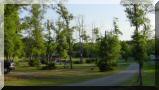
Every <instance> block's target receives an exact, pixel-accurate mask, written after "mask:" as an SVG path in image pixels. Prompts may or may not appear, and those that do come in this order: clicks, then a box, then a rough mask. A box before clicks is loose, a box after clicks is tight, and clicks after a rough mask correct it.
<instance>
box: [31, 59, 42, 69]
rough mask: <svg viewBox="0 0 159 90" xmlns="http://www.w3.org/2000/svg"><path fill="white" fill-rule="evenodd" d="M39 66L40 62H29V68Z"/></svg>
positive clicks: (36, 60)
mask: <svg viewBox="0 0 159 90" xmlns="http://www.w3.org/2000/svg"><path fill="white" fill-rule="evenodd" d="M39 65H40V60H38V59H34V60H30V61H29V66H31V67H34V66H39Z"/></svg>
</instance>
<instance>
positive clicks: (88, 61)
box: [85, 58, 96, 64]
mask: <svg viewBox="0 0 159 90" xmlns="http://www.w3.org/2000/svg"><path fill="white" fill-rule="evenodd" d="M85 62H86V63H88V64H89V63H94V62H96V59H94V58H91V59H86V61H85Z"/></svg>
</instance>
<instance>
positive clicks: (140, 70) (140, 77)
mask: <svg viewBox="0 0 159 90" xmlns="http://www.w3.org/2000/svg"><path fill="white" fill-rule="evenodd" d="M142 85H143V80H142V63H139V86H142Z"/></svg>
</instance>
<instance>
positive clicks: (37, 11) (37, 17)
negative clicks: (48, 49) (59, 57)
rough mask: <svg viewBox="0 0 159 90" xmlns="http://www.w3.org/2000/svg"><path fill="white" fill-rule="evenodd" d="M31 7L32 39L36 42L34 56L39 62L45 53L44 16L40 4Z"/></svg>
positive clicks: (34, 43)
mask: <svg viewBox="0 0 159 90" xmlns="http://www.w3.org/2000/svg"><path fill="white" fill-rule="evenodd" d="M31 7H32V10H31V13H32V16H31V22H32V39H33V40H34V42H33V47H32V55H33V57H34V58H35V59H36V60H39V59H40V58H39V57H40V56H41V55H42V54H44V53H45V46H44V37H43V34H42V31H43V29H42V26H41V23H42V18H43V14H42V10H41V5H40V4H33V5H32V6H31Z"/></svg>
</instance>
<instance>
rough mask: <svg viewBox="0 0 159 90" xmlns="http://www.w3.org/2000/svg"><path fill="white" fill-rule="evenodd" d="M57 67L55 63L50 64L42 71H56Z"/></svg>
mask: <svg viewBox="0 0 159 90" xmlns="http://www.w3.org/2000/svg"><path fill="white" fill-rule="evenodd" d="M55 68H56V66H55V63H53V62H52V63H48V64H47V65H46V66H44V67H42V70H52V69H55Z"/></svg>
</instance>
